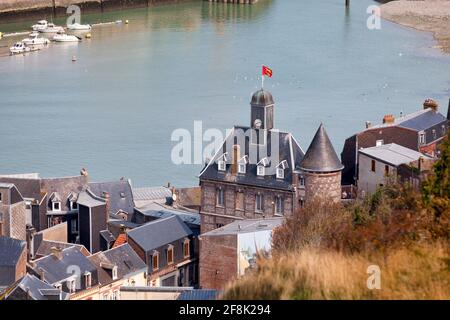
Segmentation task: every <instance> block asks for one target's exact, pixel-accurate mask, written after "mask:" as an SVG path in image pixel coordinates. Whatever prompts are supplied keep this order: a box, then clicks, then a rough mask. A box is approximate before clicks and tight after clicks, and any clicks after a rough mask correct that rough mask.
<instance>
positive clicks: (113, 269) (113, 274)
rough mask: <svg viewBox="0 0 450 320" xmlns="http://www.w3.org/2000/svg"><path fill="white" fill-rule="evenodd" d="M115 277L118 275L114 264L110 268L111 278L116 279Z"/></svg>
mask: <svg viewBox="0 0 450 320" xmlns="http://www.w3.org/2000/svg"><path fill="white" fill-rule="evenodd" d="M117 278H118V275H117V266H114V267H113V268H112V279H113V280H117Z"/></svg>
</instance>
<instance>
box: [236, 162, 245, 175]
mask: <svg viewBox="0 0 450 320" xmlns="http://www.w3.org/2000/svg"><path fill="white" fill-rule="evenodd" d="M246 171H247V165H246V164H245V163H239V165H238V173H242V174H245V172H246Z"/></svg>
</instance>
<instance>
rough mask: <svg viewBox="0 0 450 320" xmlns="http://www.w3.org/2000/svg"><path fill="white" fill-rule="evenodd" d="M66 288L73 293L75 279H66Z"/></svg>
mask: <svg viewBox="0 0 450 320" xmlns="http://www.w3.org/2000/svg"><path fill="white" fill-rule="evenodd" d="M67 288H68V289H69V292H70V293H74V292H75V291H76V281H75V279H69V280H67Z"/></svg>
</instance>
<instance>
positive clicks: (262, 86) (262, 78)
mask: <svg viewBox="0 0 450 320" xmlns="http://www.w3.org/2000/svg"><path fill="white" fill-rule="evenodd" d="M261 89H264V75H262V76H261Z"/></svg>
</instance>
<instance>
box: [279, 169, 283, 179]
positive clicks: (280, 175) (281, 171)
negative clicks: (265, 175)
mask: <svg viewBox="0 0 450 320" xmlns="http://www.w3.org/2000/svg"><path fill="white" fill-rule="evenodd" d="M277 179H284V169H283V168H277Z"/></svg>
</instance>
